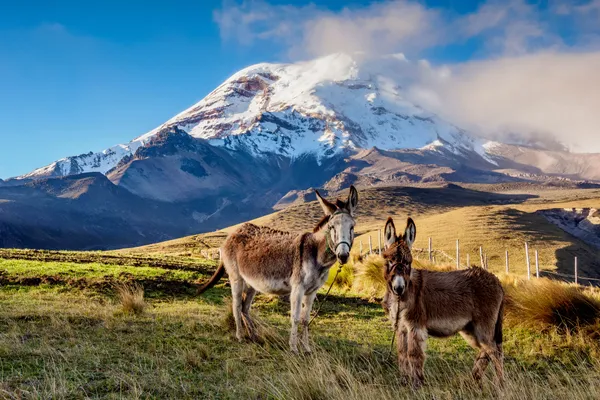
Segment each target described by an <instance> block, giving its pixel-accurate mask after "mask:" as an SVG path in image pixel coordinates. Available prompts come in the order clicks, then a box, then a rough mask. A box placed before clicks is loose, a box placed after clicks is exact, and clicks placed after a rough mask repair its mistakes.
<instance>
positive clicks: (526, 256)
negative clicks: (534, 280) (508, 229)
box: [525, 242, 531, 280]
mask: <svg viewBox="0 0 600 400" xmlns="http://www.w3.org/2000/svg"><path fill="white" fill-rule="evenodd" d="M525 259H526V260H527V280H529V279H531V263H530V262H529V243H527V242H525Z"/></svg>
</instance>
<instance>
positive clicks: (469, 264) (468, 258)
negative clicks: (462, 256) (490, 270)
mask: <svg viewBox="0 0 600 400" xmlns="http://www.w3.org/2000/svg"><path fill="white" fill-rule="evenodd" d="M467 268H471V255H470V254H469V253H467Z"/></svg>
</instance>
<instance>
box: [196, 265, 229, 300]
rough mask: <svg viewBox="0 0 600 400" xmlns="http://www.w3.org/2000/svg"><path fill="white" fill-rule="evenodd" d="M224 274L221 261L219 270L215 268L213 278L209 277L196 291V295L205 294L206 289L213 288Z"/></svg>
mask: <svg viewBox="0 0 600 400" xmlns="http://www.w3.org/2000/svg"><path fill="white" fill-rule="evenodd" d="M224 274H225V265H224V264H223V261H221V263H220V264H219V268H217V270H216V271H215V273H214V274H213V276H211V277H210V279H209V281H208V282H206V283H205V284H204V285H202V287H200V288H199V289H198V294H202V293H204V292H206V291H207V290H208V289H210V288H211V287H213V286H215V285H216V284H217V282H219V280H221V278H222V277H223V275H224Z"/></svg>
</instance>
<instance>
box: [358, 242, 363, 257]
mask: <svg viewBox="0 0 600 400" xmlns="http://www.w3.org/2000/svg"><path fill="white" fill-rule="evenodd" d="M358 252H359V254H360V255H361V256H362V240H361V241H360V247H359V249H358Z"/></svg>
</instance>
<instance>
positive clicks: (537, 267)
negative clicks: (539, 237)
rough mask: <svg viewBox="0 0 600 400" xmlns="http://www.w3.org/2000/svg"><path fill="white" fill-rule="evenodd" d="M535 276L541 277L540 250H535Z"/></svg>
mask: <svg viewBox="0 0 600 400" xmlns="http://www.w3.org/2000/svg"><path fill="white" fill-rule="evenodd" d="M535 277H536V278H539V277H540V260H539V258H538V251H537V250H536V251H535Z"/></svg>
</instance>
